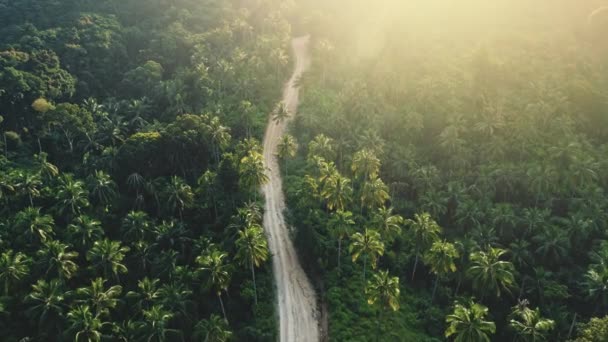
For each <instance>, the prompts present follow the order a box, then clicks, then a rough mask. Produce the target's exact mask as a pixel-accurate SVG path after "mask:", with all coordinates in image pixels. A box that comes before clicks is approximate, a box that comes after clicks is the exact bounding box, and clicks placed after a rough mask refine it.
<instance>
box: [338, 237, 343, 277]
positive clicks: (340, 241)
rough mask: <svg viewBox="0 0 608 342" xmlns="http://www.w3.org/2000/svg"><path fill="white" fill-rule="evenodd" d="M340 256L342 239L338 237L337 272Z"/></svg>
mask: <svg viewBox="0 0 608 342" xmlns="http://www.w3.org/2000/svg"><path fill="white" fill-rule="evenodd" d="M341 256H342V239H341V238H339V239H338V272H339V271H340V257H341Z"/></svg>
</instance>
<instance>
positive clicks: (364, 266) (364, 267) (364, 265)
mask: <svg viewBox="0 0 608 342" xmlns="http://www.w3.org/2000/svg"><path fill="white" fill-rule="evenodd" d="M366 267H367V255H366V256H365V257H364V258H363V287H365V269H366Z"/></svg>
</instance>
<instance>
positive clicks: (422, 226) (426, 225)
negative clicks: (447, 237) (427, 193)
mask: <svg viewBox="0 0 608 342" xmlns="http://www.w3.org/2000/svg"><path fill="white" fill-rule="evenodd" d="M405 224H406V225H408V226H409V228H410V231H409V236H410V238H411V241H412V244H413V245H414V246H415V255H416V256H415V261H414V269H413V271H412V280H414V277H415V276H416V268H417V266H418V260H419V258H420V257H421V256H422V253H423V252H424V251H426V250H427V249H429V248H430V247H431V246H432V245H433V243H434V242H435V241H437V240H439V234H440V233H441V230H442V229H441V227H440V226H439V225H438V224H437V222H435V220H433V219H432V218H431V215H430V214H429V213H422V214H414V219H413V220H410V219H408V220H405Z"/></svg>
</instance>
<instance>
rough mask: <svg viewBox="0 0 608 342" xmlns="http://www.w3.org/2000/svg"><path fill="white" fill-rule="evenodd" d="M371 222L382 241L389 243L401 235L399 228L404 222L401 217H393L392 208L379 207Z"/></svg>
mask: <svg viewBox="0 0 608 342" xmlns="http://www.w3.org/2000/svg"><path fill="white" fill-rule="evenodd" d="M373 222H374V227H377V228H378V231H379V232H380V235H382V238H383V239H384V241H389V242H391V241H393V240H394V239H395V237H396V236H398V235H399V234H401V226H402V225H403V223H404V222H405V221H404V219H403V217H402V216H401V215H393V208H386V207H380V208H378V211H377V212H376V213H375V215H374V218H373Z"/></svg>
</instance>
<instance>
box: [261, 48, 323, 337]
mask: <svg viewBox="0 0 608 342" xmlns="http://www.w3.org/2000/svg"><path fill="white" fill-rule="evenodd" d="M308 44H309V37H302V38H297V39H294V40H293V42H292V47H293V51H294V54H295V57H296V65H295V71H294V73H293V76H292V77H291V79H290V80H289V82H288V83H287V84H286V85H285V89H284V91H283V102H284V103H285V105H286V106H287V108H288V110H289V112H290V113H292V115H293V113H295V112H296V110H297V107H298V92H299V90H298V88H296V86H295V83H296V80H297V79H298V78H299V77H300V75H301V74H302V73H303V72H304V71H305V70H306V69H307V68H308V66H309V65H310V57H309V54H308ZM285 125H286V123H285V122H283V123H281V124H276V123H275V122H273V121H272V119H270V120H269V122H268V128H267V129H266V135H265V138H264V161H265V162H266V166H267V167H268V168H269V170H268V171H267V174H268V178H269V179H270V181H269V182H268V183H267V184H266V185H264V186H263V188H262V191H263V192H264V195H265V198H266V208H265V210H266V211H265V213H264V228H265V229H266V234H267V236H268V244H269V247H270V251H271V252H272V255H273V259H272V262H273V271H274V278H275V281H276V286H277V292H278V305H279V321H280V323H279V325H280V342H292V341H302V342H317V341H319V328H318V322H317V318H316V317H317V302H316V296H315V291H314V288H313V287H312V285H311V283H310V281H309V280H308V278H307V276H306V273H304V271H303V270H302V266H301V265H300V261H299V260H298V255H297V254H296V250H295V248H294V246H293V243H292V241H291V239H290V236H289V229H288V227H287V225H286V224H285V218H284V217H283V210H284V209H285V199H284V196H283V189H282V184H281V172H280V170H279V165H278V161H277V157H276V150H277V144H278V142H279V139H280V138H281V136H282V135H283V133H284V132H285Z"/></svg>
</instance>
